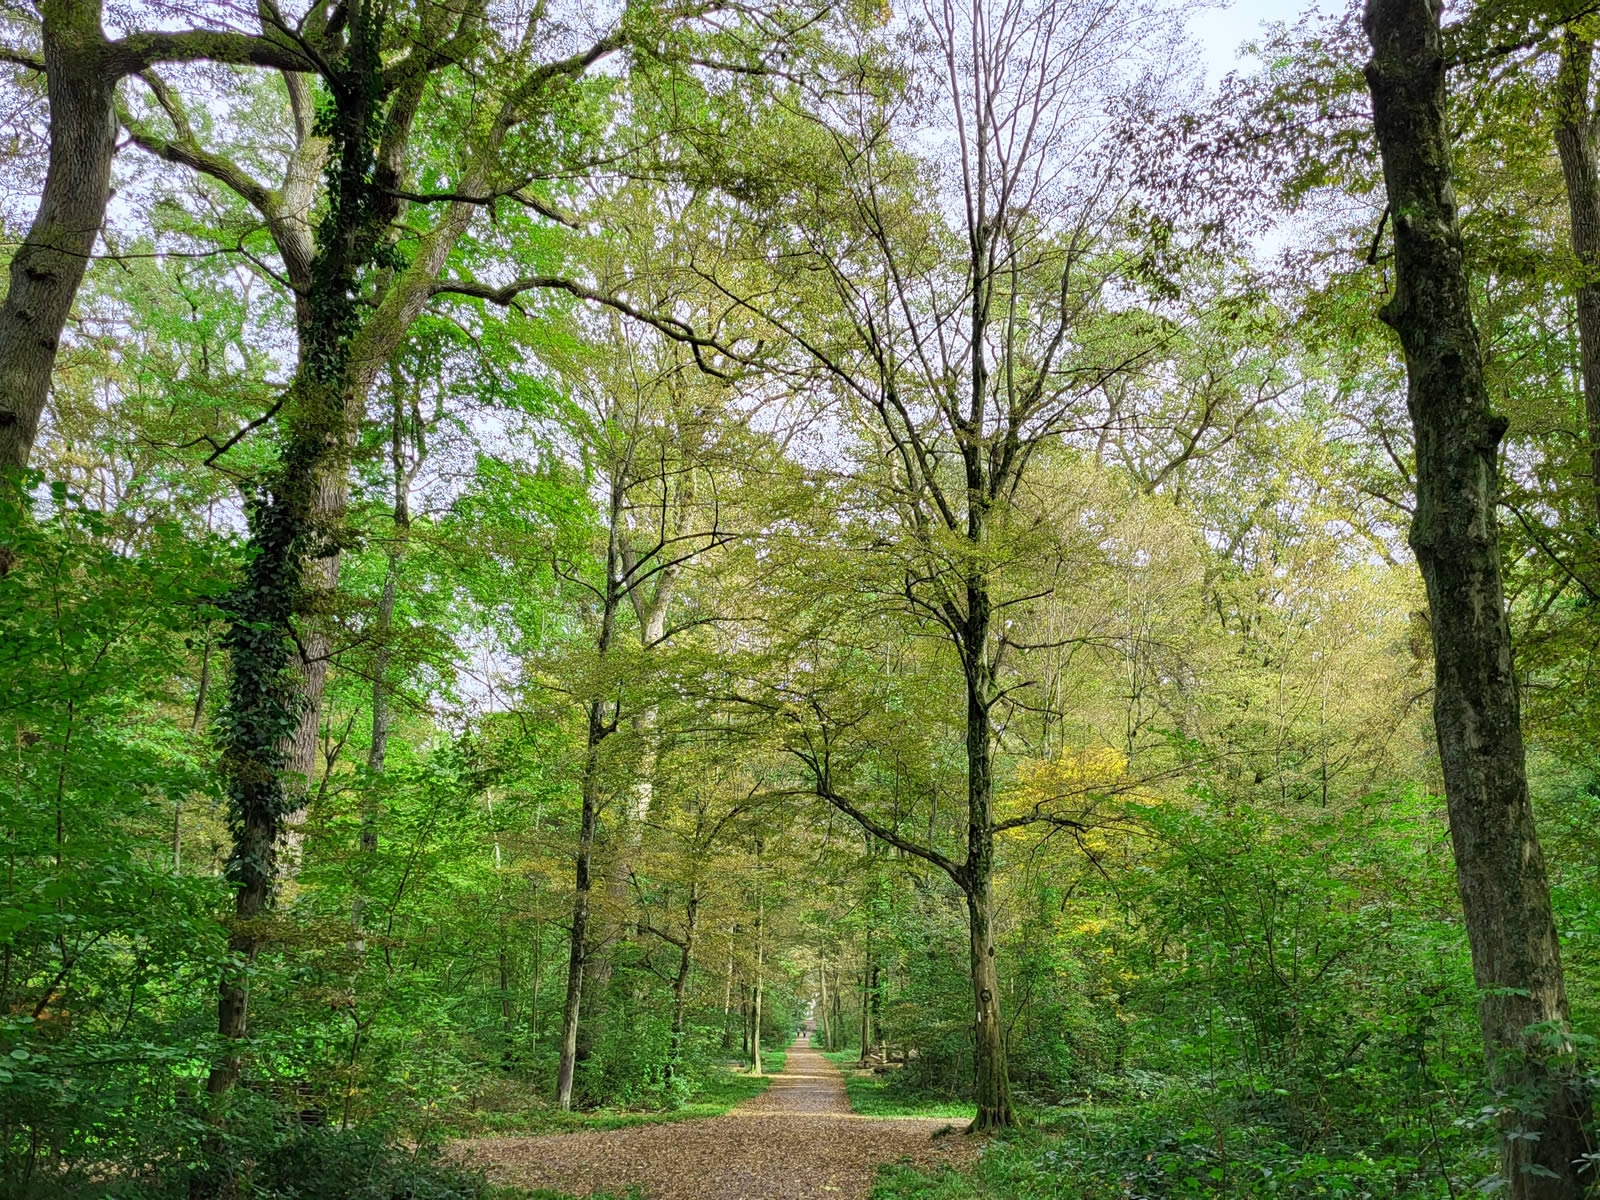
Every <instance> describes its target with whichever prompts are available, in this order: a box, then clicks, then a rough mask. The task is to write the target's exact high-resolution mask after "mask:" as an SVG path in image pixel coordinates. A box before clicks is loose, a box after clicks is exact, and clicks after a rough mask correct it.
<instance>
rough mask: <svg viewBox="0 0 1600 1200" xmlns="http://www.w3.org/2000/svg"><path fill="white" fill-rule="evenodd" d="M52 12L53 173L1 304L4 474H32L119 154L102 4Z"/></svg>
mask: <svg viewBox="0 0 1600 1200" xmlns="http://www.w3.org/2000/svg"><path fill="white" fill-rule="evenodd" d="M43 11H44V23H43V34H44V39H43V42H44V61H45V76H46V79H47V82H48V90H49V99H50V152H49V165H48V168H47V170H46V174H45V182H44V192H43V194H42V195H41V196H40V198H39V209H38V212H37V214H36V215H35V216H34V219H33V224H32V225H31V226H30V227H29V229H28V234H27V238H26V239H25V240H24V241H23V243H22V245H21V246H20V247H18V249H17V253H16V256H15V257H14V258H13V259H12V260H11V271H10V275H11V283H10V287H9V288H8V290H7V291H6V298H5V302H4V303H3V304H0V474H4V473H6V472H7V471H19V472H20V471H21V470H22V469H23V468H24V467H26V466H27V465H28V454H29V452H30V451H31V450H32V448H33V442H34V439H35V437H36V436H37V435H38V432H39V419H40V417H41V416H42V415H43V413H44V409H45V403H46V400H47V398H48V396H49V392H50V373H51V370H52V369H53V368H54V367H55V361H56V351H57V348H58V347H59V345H60V342H61V333H62V330H63V329H65V328H66V324H67V314H68V313H69V312H70V311H71V309H72V302H73V300H74V299H75V298H76V297H77V294H78V285H79V284H80V283H81V282H82V281H83V273H84V269H85V267H87V265H88V263H89V256H90V254H91V253H92V252H93V250H94V243H95V239H96V238H98V237H99V236H100V226H101V223H102V222H103V221H104V220H105V214H106V205H107V203H108V202H109V201H110V198H111V156H112V154H113V153H114V151H115V149H116V137H117V118H116V112H115V109H114V106H113V96H114V94H115V91H116V81H117V76H116V74H115V73H114V72H113V71H111V70H110V69H109V67H108V63H107V43H106V38H105V34H104V33H103V32H101V29H100V9H99V4H98V3H83V2H81V0H80V2H76V3H73V2H64V0H56V2H55V3H47V4H45V5H44V10H43Z"/></svg>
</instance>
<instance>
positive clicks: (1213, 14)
mask: <svg viewBox="0 0 1600 1200" xmlns="http://www.w3.org/2000/svg"><path fill="white" fill-rule="evenodd" d="M1313 8H1315V9H1318V10H1321V11H1323V12H1329V13H1332V12H1338V11H1340V10H1341V9H1343V8H1344V4H1343V3H1342V0H1233V2H1232V3H1231V4H1228V5H1227V6H1226V7H1223V8H1220V9H1209V10H1203V11H1201V12H1199V13H1198V14H1197V15H1196V16H1194V17H1193V18H1192V19H1191V20H1190V22H1189V36H1190V37H1192V38H1193V39H1194V40H1195V41H1196V42H1197V43H1198V44H1199V46H1200V49H1201V52H1202V54H1203V55H1204V57H1205V63H1206V78H1207V79H1208V81H1210V82H1211V83H1215V82H1216V81H1217V80H1218V79H1221V78H1222V77H1223V76H1224V75H1226V74H1227V73H1228V72H1229V71H1231V70H1233V68H1234V67H1236V66H1238V65H1239V60H1238V59H1237V57H1236V55H1235V52H1236V51H1237V50H1238V48H1239V43H1240V42H1244V41H1247V40H1249V39H1251V38H1254V37H1255V36H1256V33H1257V32H1258V31H1259V30H1260V29H1261V26H1262V25H1263V24H1265V23H1267V22H1269V21H1284V22H1287V23H1288V24H1291V25H1292V24H1293V23H1294V22H1295V21H1297V20H1298V19H1299V18H1300V15H1301V14H1302V13H1304V12H1306V11H1307V10H1308V9H1313Z"/></svg>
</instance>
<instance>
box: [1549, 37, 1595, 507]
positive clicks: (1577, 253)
mask: <svg viewBox="0 0 1600 1200" xmlns="http://www.w3.org/2000/svg"><path fill="white" fill-rule="evenodd" d="M1593 61H1594V43H1593V42H1591V41H1589V40H1588V39H1587V38H1584V37H1580V36H1579V35H1578V34H1576V33H1574V32H1573V31H1572V30H1571V29H1570V28H1569V29H1567V30H1566V32H1565V34H1564V35H1563V37H1562V41H1561V62H1560V65H1559V66H1558V67H1557V69H1556V83H1555V109H1556V128H1555V141H1556V151H1557V153H1558V155H1559V156H1560V159H1561V177H1562V181H1563V182H1564V183H1565V185H1566V191H1567V209H1568V213H1569V215H1570V220H1571V227H1570V238H1571V242H1572V254H1573V257H1574V258H1575V259H1576V260H1577V268H1578V271H1579V276H1578V280H1577V283H1576V286H1575V287H1574V288H1573V296H1574V299H1575V301H1576V307H1577V315H1578V359H1579V366H1580V368H1581V373H1582V376H1583V397H1584V424H1585V432H1586V434H1587V435H1588V440H1589V478H1588V480H1587V484H1588V486H1589V487H1590V488H1591V489H1592V490H1593V493H1594V494H1593V496H1592V498H1591V500H1590V507H1591V509H1592V510H1593V511H1594V512H1595V514H1596V517H1597V518H1600V164H1597V162H1596V155H1595V120H1594V113H1593V111H1592V107H1591V104H1590V100H1589V77H1590V70H1591V66H1592V64H1593Z"/></svg>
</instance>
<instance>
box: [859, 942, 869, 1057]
mask: <svg viewBox="0 0 1600 1200" xmlns="http://www.w3.org/2000/svg"><path fill="white" fill-rule="evenodd" d="M861 953H862V958H861V1061H862V1062H863V1063H865V1062H866V1061H867V1055H868V1054H870V1053H871V1052H872V1005H871V1003H870V1002H869V1000H868V997H867V989H868V987H869V986H870V983H869V981H870V980H871V978H872V936H871V934H868V935H867V936H866V937H865V938H864V939H863V940H862V951H861Z"/></svg>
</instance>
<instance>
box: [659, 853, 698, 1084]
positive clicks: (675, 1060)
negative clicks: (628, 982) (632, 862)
mask: <svg viewBox="0 0 1600 1200" xmlns="http://www.w3.org/2000/svg"><path fill="white" fill-rule="evenodd" d="M699 919H700V885H699V884H698V883H691V884H690V885H689V902H688V905H687V907H686V908H685V911H684V923H683V941H682V942H681V943H679V945H678V973H677V974H676V975H674V976H673V979H672V1044H671V1049H670V1051H669V1053H668V1055H667V1069H666V1072H665V1074H666V1080H667V1083H668V1085H669V1086H670V1085H671V1083H672V1079H673V1076H674V1075H675V1074H676V1072H677V1070H678V1067H679V1064H680V1063H682V1061H683V1019H684V1006H685V1002H686V1000H687V998H688V991H689V971H690V969H691V968H692V967H693V965H694V934H695V927H696V926H697V925H698V924H699Z"/></svg>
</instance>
